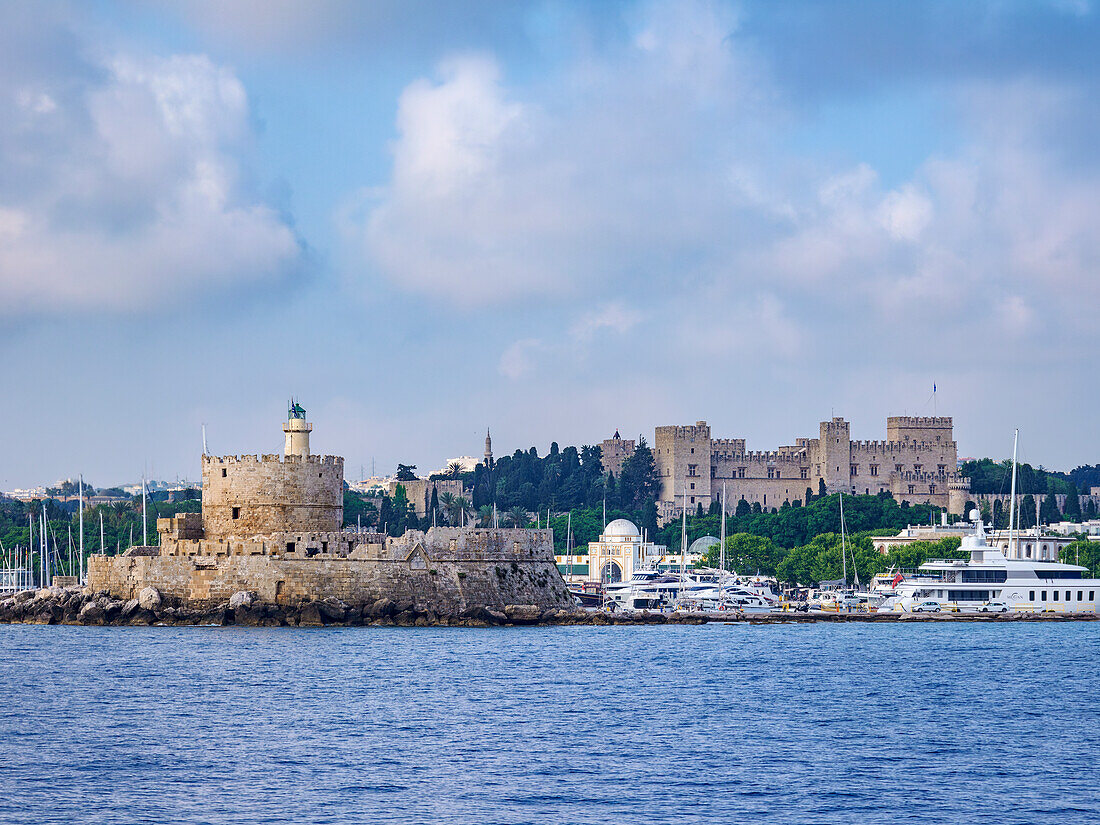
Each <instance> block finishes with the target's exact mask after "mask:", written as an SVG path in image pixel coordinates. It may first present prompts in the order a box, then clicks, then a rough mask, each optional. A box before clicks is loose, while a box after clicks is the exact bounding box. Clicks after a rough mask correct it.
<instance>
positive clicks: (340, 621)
mask: <svg viewBox="0 0 1100 825" xmlns="http://www.w3.org/2000/svg"><path fill="white" fill-rule="evenodd" d="M1097 620H1100V616H1097V614H1095V613H1059V614H1055V613H1008V614H978V613H967V614H913V613H851V614H846V613H840V614H837V613H802V612H774V613H750V614H742V613H737V612H731V613H687V612H675V613H651V612H649V611H645V610H643V611H636V612H628V613H607V612H603V611H594V610H583V609H581V608H578V607H550V608H541V607H539V606H538V605H534V604H509V605H506V606H505V607H504V608H503V610H496V609H493V608H490V607H485V606H483V605H478V606H474V607H469V608H467V609H465V610H462V611H461V612H457V613H447V612H440V611H437V610H434V609H432V608H431V607H429V606H427V605H424V604H418V603H416V602H413V601H398V600H394V599H390V598H381V599H377V600H375V601H373V602H370V603H369V604H348V603H347V602H344V601H341V600H340V599H337V598H331V597H330V598H325V599H320V600H313V601H304V602H301V603H298V604H292V605H284V604H274V603H271V602H265V601H263V600H261V599H260V598H259V597H258V596H257V594H256V593H254V592H250V591H239V592H237V593H234V594H233V596H232V597H231V598H229V599H228V600H227V601H225V602H222V603H220V604H215V605H204V606H196V605H194V604H189V603H186V602H182V601H181V600H179V599H176V598H173V597H171V596H163V595H162V594H161V593H160V592H159V591H158V590H157V589H156V588H154V587H145V588H143V589H142V590H141V591H139V592H138V594H137V597H136V598H133V599H126V600H122V599H115V598H112V597H111V596H110V594H109V593H107V592H106V591H98V592H93V591H91V590H90V589H88V588H80V587H67V588H61V587H49V588H44V589H42V590H24V591H22V592H20V593H16V594H14V595H13V596H9V597H7V598H5V599H3V600H0V623H23V624H68V625H98V626H108V625H109V626H125V625H136V626H141V625H145V626H152V625H158V626H171V625H218V626H224V625H237V626H242V627H332V626H335V627H363V626H368V625H369V626H376V627H377V626H381V627H392V626H400V627H493V626H516V625H596V626H601V625H654V624H707V623H709V622H747V623H749V624H790V623H804V622H837V623H847V622H874V623H880V624H881V623H886V624H889V623H897V622H1021V621H1023V622H1028V621H1032V622H1033V621H1055V622H1058V621H1063V622H1064V621H1097Z"/></svg>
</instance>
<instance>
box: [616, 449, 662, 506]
mask: <svg viewBox="0 0 1100 825" xmlns="http://www.w3.org/2000/svg"><path fill="white" fill-rule="evenodd" d="M619 486H620V491H619V493H620V500H621V502H622V506H624V507H626V508H628V509H631V510H640V509H641V508H642V507H643V506H644V505H645V503H646V502H648V501H656V500H657V495H658V494H659V492H660V489H661V478H660V476H658V475H657V465H656V463H655V462H654V460H653V451H652V450H650V449H649V445H648V444H646V440H645V439H644V438H640V439H638V444H637V446H636V447H635V448H634V452H633V453H631V454H630V457H629V458H627V459H626V461H624V462H623V470H622V475H621V477H620V479H619Z"/></svg>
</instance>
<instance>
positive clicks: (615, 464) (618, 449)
mask: <svg viewBox="0 0 1100 825" xmlns="http://www.w3.org/2000/svg"><path fill="white" fill-rule="evenodd" d="M634 446H635V444H634V439H633V438H625V439H624V438H622V437H621V436H620V435H619V431H618V430H615V435H613V436H612V437H611V438H605V439H604V440H603V443H601V444H600V461H601V462H602V464H603V471H604V472H605V473H613V474H614V475H615V478H619V477H620V476H621V475H622V474H623V462H624V461H626V460H627V459H628V458H630V456H632V455H633V454H634Z"/></svg>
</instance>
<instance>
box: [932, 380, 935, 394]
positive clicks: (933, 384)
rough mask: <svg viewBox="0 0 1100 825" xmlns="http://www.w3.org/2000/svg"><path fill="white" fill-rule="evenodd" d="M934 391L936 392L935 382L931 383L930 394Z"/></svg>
mask: <svg viewBox="0 0 1100 825" xmlns="http://www.w3.org/2000/svg"><path fill="white" fill-rule="evenodd" d="M935 391H936V382H935V381H933V382H932V392H935Z"/></svg>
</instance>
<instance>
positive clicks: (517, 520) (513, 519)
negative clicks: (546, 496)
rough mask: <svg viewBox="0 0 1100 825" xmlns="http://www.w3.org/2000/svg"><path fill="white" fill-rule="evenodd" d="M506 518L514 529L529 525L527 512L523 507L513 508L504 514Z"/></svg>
mask: <svg viewBox="0 0 1100 825" xmlns="http://www.w3.org/2000/svg"><path fill="white" fill-rule="evenodd" d="M504 518H505V520H506V521H507V522H508V523H509V524H511V525H512V526H513V527H525V526H526V525H527V511H526V510H524V509H523V508H522V507H513V508H512V509H511V510H509V511H508V512H507V513H505V514H504Z"/></svg>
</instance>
